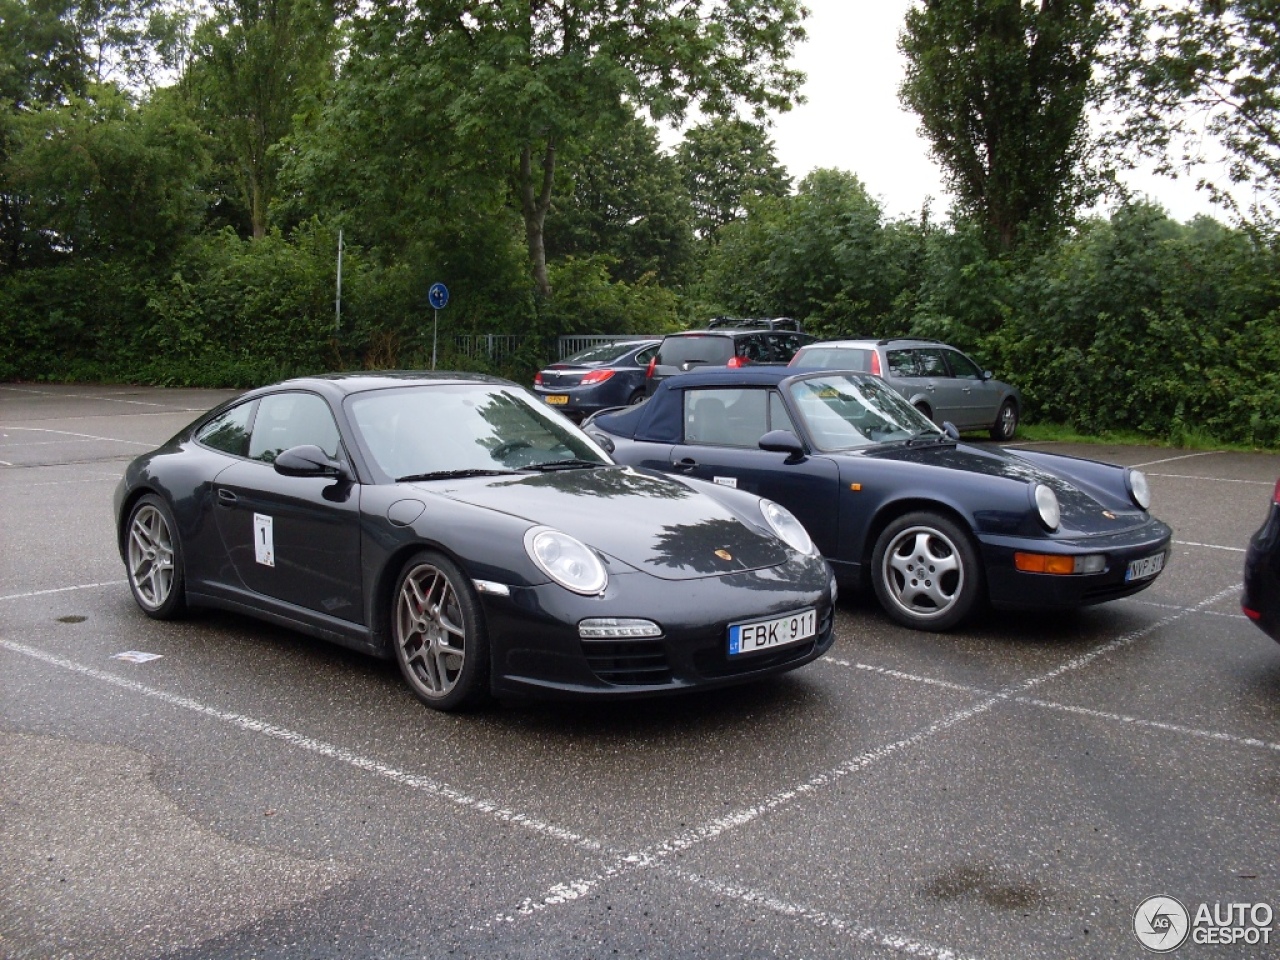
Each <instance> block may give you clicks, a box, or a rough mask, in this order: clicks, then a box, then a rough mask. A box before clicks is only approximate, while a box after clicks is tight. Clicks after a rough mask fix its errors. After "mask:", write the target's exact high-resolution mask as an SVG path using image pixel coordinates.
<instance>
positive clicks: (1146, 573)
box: [1124, 553, 1164, 583]
mask: <svg viewBox="0 0 1280 960" xmlns="http://www.w3.org/2000/svg"><path fill="white" fill-rule="evenodd" d="M1163 569H1164V554H1163V553H1153V554H1152V555H1151V556H1149V557H1143V558H1141V559H1140V560H1131V561H1129V569H1128V570H1126V571H1125V572H1124V580H1125V583H1130V582H1131V581H1134V580H1146V579H1147V578H1148V577H1154V576H1155V575H1156V574H1157V573H1159V572H1160V571H1161V570H1163Z"/></svg>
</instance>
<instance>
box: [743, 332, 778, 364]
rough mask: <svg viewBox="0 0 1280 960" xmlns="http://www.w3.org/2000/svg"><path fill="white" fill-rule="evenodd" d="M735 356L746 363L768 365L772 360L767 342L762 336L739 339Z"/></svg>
mask: <svg viewBox="0 0 1280 960" xmlns="http://www.w3.org/2000/svg"><path fill="white" fill-rule="evenodd" d="M736 352H737V355H738V356H740V357H742V358H743V359H744V360H746V361H747V362H748V363H768V362H769V361H770V360H772V359H773V353H772V352H771V351H770V349H769V341H768V340H767V339H766V338H765V336H764V335H763V334H757V335H756V336H754V337H739V338H738V346H737V351H736Z"/></svg>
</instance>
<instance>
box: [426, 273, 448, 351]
mask: <svg viewBox="0 0 1280 960" xmlns="http://www.w3.org/2000/svg"><path fill="white" fill-rule="evenodd" d="M427 302H428V303H430V304H431V308H432V310H433V311H434V312H435V318H434V320H433V321H432V324H431V369H432V370H434V369H435V368H436V342H437V340H438V338H439V333H440V311H441V310H443V309H444V308H445V307H447V306H448V305H449V288H448V287H446V286H445V285H444V284H443V283H433V284H432V285H431V289H430V290H428V291H427Z"/></svg>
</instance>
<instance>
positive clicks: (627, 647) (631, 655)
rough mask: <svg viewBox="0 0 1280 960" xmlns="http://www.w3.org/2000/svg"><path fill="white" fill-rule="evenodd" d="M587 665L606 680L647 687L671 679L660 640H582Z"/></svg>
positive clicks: (668, 665) (669, 667) (667, 681)
mask: <svg viewBox="0 0 1280 960" xmlns="http://www.w3.org/2000/svg"><path fill="white" fill-rule="evenodd" d="M582 651H583V653H584V654H585V655H586V657H587V664H588V665H589V666H590V667H591V669H592V670H593V671H595V674H596V676H597V677H599V678H600V679H601V680H603V681H604V682H605V683H615V684H618V685H620V686H646V685H649V684H661V683H670V682H671V666H670V664H668V663H667V654H666V651H665V650H664V649H663V646H662V641H661V640H584V641H582Z"/></svg>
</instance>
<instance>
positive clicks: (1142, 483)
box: [1124, 467, 1151, 510]
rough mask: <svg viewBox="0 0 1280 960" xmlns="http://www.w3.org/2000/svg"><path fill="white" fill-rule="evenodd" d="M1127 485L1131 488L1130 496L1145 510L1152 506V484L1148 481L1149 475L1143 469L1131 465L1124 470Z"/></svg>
mask: <svg viewBox="0 0 1280 960" xmlns="http://www.w3.org/2000/svg"><path fill="white" fill-rule="evenodd" d="M1124 482H1125V486H1127V487H1128V488H1129V496H1130V497H1132V498H1133V502H1134V503H1136V504H1137V505H1138V506H1139V507H1141V508H1142V509H1143V510H1149V509H1150V508H1151V485H1150V484H1149V483H1147V475H1146V474H1145V473H1143V472H1142V471H1141V470H1134V469H1133V468H1132V467H1130V468H1129V469H1128V470H1126V471H1125V472H1124Z"/></svg>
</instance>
